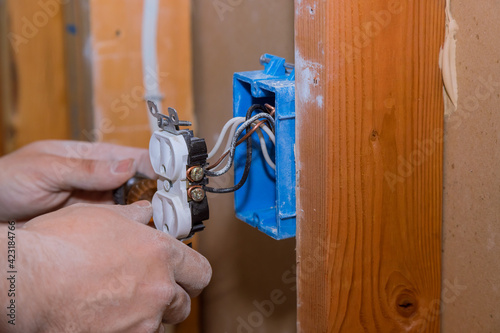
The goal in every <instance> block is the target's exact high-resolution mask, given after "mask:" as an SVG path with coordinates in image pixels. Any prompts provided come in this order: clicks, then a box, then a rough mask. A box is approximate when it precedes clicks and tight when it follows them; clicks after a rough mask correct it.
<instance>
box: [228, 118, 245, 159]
mask: <svg viewBox="0 0 500 333" xmlns="http://www.w3.org/2000/svg"><path fill="white" fill-rule="evenodd" d="M241 118H243V120H242V121H241V122H240V121H237V122H235V123H234V124H233V127H231V130H230V131H229V137H228V140H227V144H226V147H225V148H224V153H225V152H226V151H228V150H229V148H231V139H232V138H233V136H234V133H235V132H236V130H237V129H238V126H240V125H241V124H243V123H244V122H245V117H241Z"/></svg>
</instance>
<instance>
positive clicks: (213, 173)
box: [205, 112, 274, 177]
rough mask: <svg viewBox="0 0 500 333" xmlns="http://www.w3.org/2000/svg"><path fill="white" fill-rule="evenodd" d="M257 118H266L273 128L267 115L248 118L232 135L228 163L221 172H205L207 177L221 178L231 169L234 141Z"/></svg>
mask: <svg viewBox="0 0 500 333" xmlns="http://www.w3.org/2000/svg"><path fill="white" fill-rule="evenodd" d="M259 118H266V119H268V120H269V121H270V123H271V125H273V126H274V118H273V117H271V116H270V115H269V114H268V113H264V112H262V113H259V114H257V115H255V116H253V117H252V118H250V119H249V120H246V121H245V122H244V123H243V124H242V125H241V126H240V127H239V128H238V129H237V130H236V132H235V133H234V136H233V139H232V140H231V147H230V149H229V159H228V161H227V162H226V165H225V166H224V168H222V169H221V170H217V171H210V170H205V174H206V175H207V176H209V177H219V176H222V175H223V174H225V173H226V172H228V171H229V169H230V168H231V166H232V165H233V162H234V151H235V149H236V141H237V140H238V138H239V136H240V134H241V133H242V132H243V131H244V130H245V129H246V128H247V127H248V126H250V125H251V124H252V123H253V122H254V121H256V120H257V119H259Z"/></svg>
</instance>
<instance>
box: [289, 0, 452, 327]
mask: <svg viewBox="0 0 500 333" xmlns="http://www.w3.org/2000/svg"><path fill="white" fill-rule="evenodd" d="M444 2H445V1H444V0H420V1H412V0H374V1H362V0H332V1H320V0H296V1H295V5H296V28H295V29H296V36H295V37H296V58H295V61H296V69H297V81H296V82H297V86H296V91H297V106H296V110H297V149H296V150H297V186H298V188H297V194H298V207H297V212H298V231H297V262H298V330H299V332H401V331H409V332H423V331H425V332H437V331H439V318H440V317H439V311H440V309H439V306H440V287H441V219H442V177H443V175H442V167H443V161H442V153H443V151H442V149H443V148H442V146H443V145H442V142H443V140H442V130H443V95H442V80H441V74H440V70H439V66H438V62H439V50H440V46H441V44H442V42H443V38H444V23H445V17H444Z"/></svg>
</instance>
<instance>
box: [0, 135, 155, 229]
mask: <svg viewBox="0 0 500 333" xmlns="http://www.w3.org/2000/svg"><path fill="white" fill-rule="evenodd" d="M0 170H1V173H0V186H1V191H0V221H2V220H3V221H7V220H26V219H30V218H32V217H35V216H38V215H40V214H43V213H47V212H50V211H53V210H55V209H57V208H60V207H64V206H68V205H71V204H73V203H77V202H94V203H112V195H111V190H113V189H115V188H118V187H119V186H121V185H122V184H124V183H125V182H126V181H127V180H128V179H129V178H131V177H132V176H134V174H135V173H136V172H137V171H138V172H141V173H143V174H145V175H148V176H151V177H154V172H153V170H152V168H151V164H150V162H149V155H148V152H147V150H146V149H138V148H129V147H123V146H117V145H112V144H106V143H90V142H78V141H38V142H35V143H32V144H30V145H27V146H25V147H23V148H21V149H19V150H17V151H15V152H13V153H11V154H9V155H6V156H4V157H2V158H0Z"/></svg>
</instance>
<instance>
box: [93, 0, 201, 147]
mask: <svg viewBox="0 0 500 333" xmlns="http://www.w3.org/2000/svg"><path fill="white" fill-rule="evenodd" d="M143 3H144V2H143V1H142V0H133V1H126V2H124V1H121V0H91V1H90V11H89V13H90V19H89V20H90V34H91V36H92V39H91V41H90V50H91V51H90V52H91V54H90V55H89V56H90V61H91V64H92V96H93V103H94V107H93V112H94V120H93V122H94V129H93V131H92V133H86V134H87V135H86V136H87V138H86V139H88V140H92V141H96V140H97V141H106V142H115V143H120V144H125V145H130V146H138V147H147V146H148V142H149V138H150V137H151V132H150V128H149V122H148V117H150V115H149V113H148V111H147V108H146V103H145V101H144V88H143V87H144V80H143V76H146V77H147V76H148V75H149V74H148V73H143V69H142V52H141V49H142V45H141V29H142V12H143ZM190 11H191V4H190V1H172V0H162V1H160V4H159V17H160V19H159V20H158V38H157V48H158V50H157V52H158V70H159V85H160V90H161V93H162V94H163V96H164V100H163V103H162V104H163V110H164V113H165V112H166V110H167V107H174V108H176V109H177V111H178V113H179V116H180V117H181V118H182V120H191V121H193V120H194V119H193V118H194V114H193V103H192V72H191V67H192V65H191V42H190V38H191V26H190Z"/></svg>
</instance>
